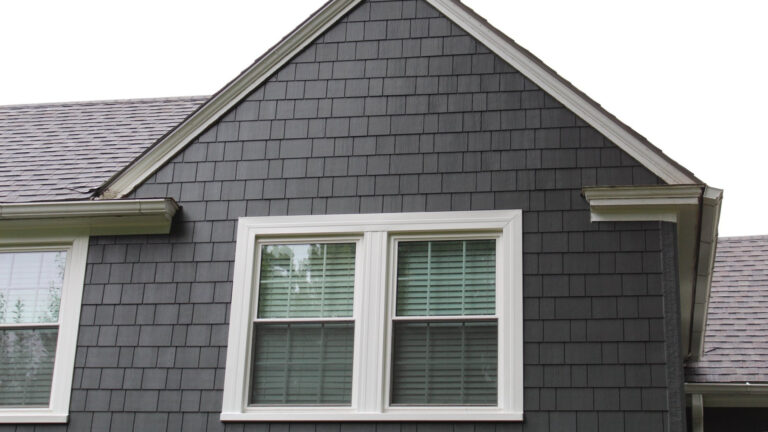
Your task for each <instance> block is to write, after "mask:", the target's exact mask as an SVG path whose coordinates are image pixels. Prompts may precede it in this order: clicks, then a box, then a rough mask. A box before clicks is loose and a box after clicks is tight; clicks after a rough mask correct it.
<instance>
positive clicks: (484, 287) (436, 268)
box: [397, 239, 496, 316]
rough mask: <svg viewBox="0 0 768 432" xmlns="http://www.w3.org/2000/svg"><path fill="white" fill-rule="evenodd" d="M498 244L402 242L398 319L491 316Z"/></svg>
mask: <svg viewBox="0 0 768 432" xmlns="http://www.w3.org/2000/svg"><path fill="white" fill-rule="evenodd" d="M495 299H496V241H495V240H494V239H484V240H449V241H401V242H399V243H398V247H397V315H398V316H440V315H492V314H494V312H495Z"/></svg>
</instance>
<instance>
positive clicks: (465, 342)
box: [391, 320, 498, 405]
mask: <svg viewBox="0 0 768 432" xmlns="http://www.w3.org/2000/svg"><path fill="white" fill-rule="evenodd" d="M497 349H498V341H497V323H496V321H495V320H494V321H477V322H446V321H442V322H395V323H394V340H393V350H392V391H391V402H392V404H410V405H434V404H438V405H439V404H451V405H459V404H460V405H494V404H496V399H497V384H496V381H497V368H498V365H497Z"/></svg>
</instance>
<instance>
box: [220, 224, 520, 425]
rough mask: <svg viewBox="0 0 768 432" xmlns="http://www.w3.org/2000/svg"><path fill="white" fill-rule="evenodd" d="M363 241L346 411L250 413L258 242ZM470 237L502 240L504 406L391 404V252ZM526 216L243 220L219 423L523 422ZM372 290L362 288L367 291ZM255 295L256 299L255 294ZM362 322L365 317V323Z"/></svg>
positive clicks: (294, 408)
mask: <svg viewBox="0 0 768 432" xmlns="http://www.w3.org/2000/svg"><path fill="white" fill-rule="evenodd" d="M337 236H345V237H359V238H360V239H361V240H360V243H358V247H357V248H356V263H358V262H361V263H362V268H361V270H360V271H359V272H358V270H357V267H356V273H357V274H356V275H355V293H354V305H353V317H354V323H355V324H354V325H355V330H354V331H355V336H354V337H355V341H354V346H355V351H354V354H353V371H352V395H351V404H350V405H349V406H336V405H284V406H275V405H265V406H249V405H248V400H249V399H248V392H249V389H250V382H249V381H248V379H247V378H249V376H250V375H249V374H250V372H249V369H250V364H249V363H248V362H249V361H250V354H249V351H250V349H251V340H250V339H249V338H250V336H251V334H250V332H251V328H252V323H253V322H254V318H253V317H254V314H255V313H256V311H255V309H254V307H255V304H256V302H255V299H254V297H253V296H254V295H258V294H257V285H258V274H257V273H256V270H257V268H258V262H257V259H258V249H257V248H258V247H259V246H258V245H259V240H260V239H272V238H283V239H287V238H290V239H292V240H299V241H303V240H305V239H306V240H307V241H315V239H322V238H329V237H337ZM413 236H420V237H422V238H429V239H434V240H441V239H443V238H449V237H452V236H453V237H454V238H455V237H456V236H465V237H469V238H488V237H489V236H491V237H493V236H498V237H497V238H498V240H497V242H496V250H497V256H496V262H497V266H496V275H497V280H496V315H495V316H496V317H497V319H498V338H499V342H498V378H497V379H498V382H497V389H498V390H497V391H498V397H497V404H496V405H493V406H483V405H449V406H442V405H441V406H435V405H432V406H430V405H421V406H403V405H394V406H392V405H390V403H389V400H390V395H389V385H390V384H389V379H390V373H391V371H390V361H391V335H392V321H393V320H392V319H391V318H392V316H393V315H394V307H395V304H394V302H393V301H392V297H391V296H392V295H394V294H395V285H393V277H396V276H394V274H393V273H394V272H393V267H392V266H393V264H394V261H395V260H394V259H393V258H392V248H393V247H394V245H395V244H396V243H395V242H396V241H397V239H401V238H405V237H413ZM522 269H523V267H522V211H521V210H488V211H463V212H427V213H384V214H352V215H322V216H280V217H241V218H240V219H239V220H238V229H237V245H236V250H235V264H234V274H233V291H232V306H231V311H230V327H229V342H228V349H227V352H228V355H227V363H226V370H225V376H224V394H223V401H222V413H221V420H222V421H377V420H378V421H521V420H522V418H523V325H522V324H523V319H522V311H523V307H522V303H523V298H522ZM363 285H364V286H365V289H360V287H362V286H363ZM257 298H258V297H257ZM362 317H365V319H359V318H362Z"/></svg>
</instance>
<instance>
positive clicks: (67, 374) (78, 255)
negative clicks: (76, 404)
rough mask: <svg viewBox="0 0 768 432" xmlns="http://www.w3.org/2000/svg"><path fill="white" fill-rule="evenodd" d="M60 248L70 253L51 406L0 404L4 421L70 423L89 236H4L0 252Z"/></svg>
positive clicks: (62, 292)
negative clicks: (70, 406) (4, 406)
mask: <svg viewBox="0 0 768 432" xmlns="http://www.w3.org/2000/svg"><path fill="white" fill-rule="evenodd" d="M34 250H60V251H66V252H67V261H66V265H65V270H64V283H63V285H62V288H61V305H60V307H59V335H58V339H57V341H56V357H55V360H54V364H53V378H52V382H51V398H50V401H49V404H48V407H36V408H18V407H13V408H10V407H9V408H3V407H0V423H66V422H67V419H68V416H69V400H70V396H71V393H72V375H73V373H74V368H75V352H76V350H77V331H78V327H79V325H80V305H81V301H82V298H83V282H84V280H85V264H86V262H87V258H88V237H87V236H50V237H35V238H26V239H24V238H23V237H18V238H13V239H11V238H0V252H10V251H14V252H16V251H34Z"/></svg>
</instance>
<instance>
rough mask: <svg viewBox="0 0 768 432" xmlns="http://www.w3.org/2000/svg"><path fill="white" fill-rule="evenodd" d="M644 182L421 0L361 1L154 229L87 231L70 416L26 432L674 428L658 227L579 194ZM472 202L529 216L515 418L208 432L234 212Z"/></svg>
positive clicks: (187, 177) (222, 139) (250, 115)
mask: <svg viewBox="0 0 768 432" xmlns="http://www.w3.org/2000/svg"><path fill="white" fill-rule="evenodd" d="M659 183H661V182H660V180H659V179H658V178H657V177H655V176H654V175H653V174H651V173H650V172H649V171H648V170H647V169H645V168H643V167H642V166H640V165H639V164H638V163H637V162H636V161H634V160H633V159H632V158H630V157H629V156H627V155H626V154H625V153H623V152H622V151H621V150H620V149H619V148H618V147H616V146H615V145H614V144H612V143H611V142H609V141H607V140H606V139H605V138H603V137H602V136H601V135H600V134H599V133H597V132H596V131H595V130H594V129H593V128H591V127H590V126H588V125H587V124H585V123H584V122H583V121H581V120H580V119H578V118H576V117H575V116H574V115H573V114H572V113H571V112H569V111H568V110H567V109H565V108H563V107H562V106H561V105H560V104H559V103H558V102H557V101H555V100H554V99H552V98H551V97H549V96H548V95H546V94H545V93H544V92H543V91H541V90H539V89H538V88H537V86H536V85H534V84H533V83H532V82H531V81H529V80H528V79H526V78H525V77H523V76H522V75H521V74H519V73H517V72H516V71H515V70H513V69H512V68H511V67H510V66H508V65H507V64H505V63H503V62H502V61H501V60H499V59H498V58H497V57H496V56H495V55H493V54H491V53H490V52H489V51H488V50H487V49H486V48H485V47H484V46H482V45H480V44H479V43H477V42H476V41H475V40H473V39H472V38H471V37H469V36H467V35H466V33H465V32H464V31H463V30H461V29H460V28H458V27H457V26H455V25H452V24H451V23H450V22H449V21H448V20H447V19H445V18H444V17H442V16H440V15H439V14H438V13H437V12H436V11H435V10H434V9H433V8H431V7H430V6H429V5H427V4H426V3H425V2H423V1H420V0H419V1H412V0H409V1H368V2H364V3H363V4H362V5H360V6H358V7H357V8H356V9H354V10H353V11H352V12H351V13H350V14H349V15H348V16H346V17H345V18H344V19H343V20H342V21H341V22H339V23H337V24H336V25H334V26H333V27H332V28H331V29H330V30H329V31H328V32H326V33H325V34H324V35H323V36H322V37H321V38H320V39H318V40H317V41H316V42H315V43H313V44H312V45H311V46H309V47H308V48H307V49H306V50H304V52H302V53H301V54H300V55H299V56H298V57H296V58H295V59H293V60H292V61H291V62H290V63H288V64H287V65H286V66H285V67H283V68H282V70H281V71H279V72H278V73H277V74H276V75H275V76H273V77H272V78H270V79H269V80H268V81H267V82H266V83H265V84H264V85H262V86H261V87H260V88H258V89H257V90H256V91H254V92H253V93H252V94H251V95H250V96H249V97H248V98H247V99H246V100H244V101H242V102H241V103H240V104H239V105H238V106H237V107H236V108H235V109H233V110H232V111H231V112H229V113H228V114H227V115H225V116H224V117H223V118H222V119H221V120H220V121H219V122H218V123H217V124H216V125H215V126H213V127H212V128H210V129H209V130H208V131H207V132H205V133H204V134H202V135H201V136H200V137H199V138H197V139H196V140H195V141H194V142H193V143H192V144H191V145H190V146H189V147H188V148H187V149H185V150H184V151H183V152H182V153H180V154H179V155H178V156H176V157H175V158H174V159H173V160H172V161H171V162H170V163H168V164H167V165H166V166H165V167H164V168H162V169H161V170H160V171H158V172H157V173H156V174H155V175H153V176H152V177H151V178H150V179H149V180H148V181H147V182H146V183H145V184H143V185H142V186H140V187H139V188H138V189H137V190H136V192H135V193H134V194H133V196H134V197H136V198H149V197H173V198H175V199H176V200H177V201H178V202H179V203H180V204H181V206H182V210H181V211H180V213H179V215H178V216H177V218H176V220H175V221H174V224H173V228H172V232H171V234H170V235H158V236H125V237H94V238H91V244H90V249H89V259H88V267H87V274H86V285H85V292H84V297H83V308H82V314H81V325H80V332H79V338H78V348H77V359H76V365H75V377H74V383H73V394H72V402H71V414H70V422H69V424H68V425H66V426H61V425H60V426H36V427H35V428H34V429H35V430H39V431H47V430H56V431H65V430H66V431H103V430H112V431H132V430H135V431H150V430H169V431H176V430H183V431H222V430H227V431H267V430H269V431H289V430H290V431H318V432H319V431H390V430H391V431H400V430H402V431H414V430H419V431H421V430H424V431H427V430H456V431H459V430H461V431H464V430H473V431H490V430H499V431H501V430H504V431H506V430H515V431H526V432H533V431H548V430H553V431H566V430H567V431H580V432H581V431H597V430H600V431H606V430H608V431H665V430H681V429H680V428H681V426H680V425H682V424H683V422H682V421H678V420H675V419H679V417H681V416H680V411H679V409H680V407H679V403H675V402H674V401H675V400H676V399H677V398H679V388H680V386H681V385H682V381H681V380H682V378H681V374H677V375H675V374H674V370H675V368H676V367H677V366H675V364H677V365H679V364H680V363H679V355H678V356H672V357H675V358H668V355H667V351H668V350H667V348H668V345H671V344H674V343H676V341H678V340H679V339H675V337H678V338H679V333H675V332H676V331H678V332H679V330H676V329H678V327H679V324H678V323H679V317H678V314H677V311H676V310H674V308H672V310H668V311H667V312H666V315H665V301H668V299H665V296H664V292H665V290H666V291H669V290H670V288H669V286H668V284H667V285H666V288H665V282H664V280H665V274H666V275H667V276H668V275H669V274H670V272H671V271H674V269H673V268H672V269H671V268H670V264H669V260H668V259H667V260H665V259H664V254H663V253H662V244H667V245H669V244H670V243H669V236H670V235H673V232H674V230H673V229H672V230H670V228H669V226H667V228H665V226H664V225H662V224H660V223H591V222H590V219H589V209H588V206H587V204H586V202H585V201H584V199H583V198H582V197H581V195H580V190H581V188H582V187H584V186H590V185H633V184H634V185H638V184H659ZM484 209H522V210H523V214H524V227H523V230H524V239H523V250H524V282H523V283H524V305H523V307H524V357H525V361H524V363H525V369H524V374H525V378H524V379H525V421H524V422H522V423H501V424H494V423H462V424H455V425H453V424H427V423H418V424H414V423H411V424H406V423H380V424H375V423H354V424H351V423H322V424H310V423H302V424H298V423H297V424H286V423H280V424H259V423H255V424H238V423H235V424H224V423H222V422H220V421H219V414H220V409H221V398H222V387H223V378H224V365H225V358H226V345H227V335H228V319H229V318H228V313H229V303H230V296H231V288H232V271H233V261H234V250H235V243H234V239H235V230H236V225H237V218H238V217H240V216H268V215H275V216H276V215H299V214H332V213H337V214H340V213H380V212H417V211H418V212H421V211H447V210H453V211H457V210H484ZM670 233H672V234H670ZM665 236H666V237H665ZM665 239H666V240H665ZM667 252H668V251H667ZM666 280H669V277H667V278H666ZM676 392H677V393H676ZM6 430H16V431H21V430H29V427H28V426H24V427H22V426H19V427H16V428H14V427H13V426H0V431H6Z"/></svg>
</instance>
